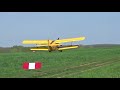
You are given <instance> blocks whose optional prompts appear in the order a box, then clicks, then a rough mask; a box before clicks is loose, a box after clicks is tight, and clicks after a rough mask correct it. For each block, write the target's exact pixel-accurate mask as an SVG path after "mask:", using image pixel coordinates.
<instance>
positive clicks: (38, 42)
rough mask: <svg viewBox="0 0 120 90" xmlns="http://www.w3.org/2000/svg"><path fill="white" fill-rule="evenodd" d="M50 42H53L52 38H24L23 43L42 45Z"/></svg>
mask: <svg viewBox="0 0 120 90" xmlns="http://www.w3.org/2000/svg"><path fill="white" fill-rule="evenodd" d="M48 42H49V43H50V42H52V40H49V41H48V40H24V41H23V42H22V43H23V44H41V45H48Z"/></svg>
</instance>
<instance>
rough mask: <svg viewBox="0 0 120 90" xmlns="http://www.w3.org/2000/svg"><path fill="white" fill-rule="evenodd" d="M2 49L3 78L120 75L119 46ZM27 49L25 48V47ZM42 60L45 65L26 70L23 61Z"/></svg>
mask: <svg viewBox="0 0 120 90" xmlns="http://www.w3.org/2000/svg"><path fill="white" fill-rule="evenodd" d="M23 48H24V47H18V46H14V47H12V50H13V52H12V53H10V52H9V53H0V78H27V77H28V78H49V77H52V78H60V77H63V78H68V77H70V78H72V77H73V78H86V77H88V78H89V77H92V78H94V77H95V78H105V77H110V78H113V77H115V78H119V77H120V70H119V68H120V47H104V48H101V47H100V48H99V47H98V48H85V47H81V48H79V49H71V50H64V51H63V52H57V51H53V52H47V51H37V52H35V53H33V52H30V51H27V50H29V48H26V50H25V52H24V51H23ZM24 49H25V48H24ZM26 61H28V62H37V61H39V62H42V65H43V66H42V69H39V70H23V69H22V64H23V62H26Z"/></svg>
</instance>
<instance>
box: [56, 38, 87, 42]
mask: <svg viewBox="0 0 120 90" xmlns="http://www.w3.org/2000/svg"><path fill="white" fill-rule="evenodd" d="M84 39H85V37H78V38H68V39H61V40H56V41H55V43H66V42H75V41H81V40H84Z"/></svg>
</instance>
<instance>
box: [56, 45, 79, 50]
mask: <svg viewBox="0 0 120 90" xmlns="http://www.w3.org/2000/svg"><path fill="white" fill-rule="evenodd" d="M73 48H78V46H71V47H63V48H59V49H58V50H64V49H73Z"/></svg>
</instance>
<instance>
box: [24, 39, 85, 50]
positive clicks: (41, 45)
mask: <svg viewBox="0 0 120 90" xmlns="http://www.w3.org/2000/svg"><path fill="white" fill-rule="evenodd" d="M84 39H85V37H77V38H68V39H59V38H58V39H57V40H24V41H23V42H22V43H23V44H36V46H37V47H34V48H31V49H30V50H32V51H36V50H43V51H49V52H51V51H56V50H57V51H60V52H62V50H65V49H73V48H78V47H79V45H62V43H67V42H75V41H81V40H84Z"/></svg>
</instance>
